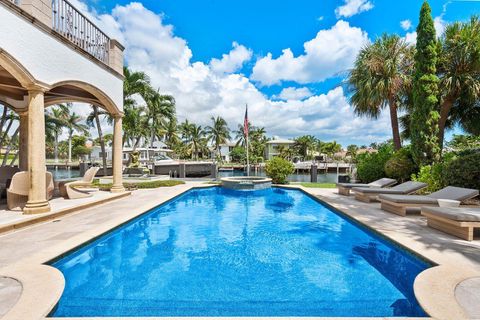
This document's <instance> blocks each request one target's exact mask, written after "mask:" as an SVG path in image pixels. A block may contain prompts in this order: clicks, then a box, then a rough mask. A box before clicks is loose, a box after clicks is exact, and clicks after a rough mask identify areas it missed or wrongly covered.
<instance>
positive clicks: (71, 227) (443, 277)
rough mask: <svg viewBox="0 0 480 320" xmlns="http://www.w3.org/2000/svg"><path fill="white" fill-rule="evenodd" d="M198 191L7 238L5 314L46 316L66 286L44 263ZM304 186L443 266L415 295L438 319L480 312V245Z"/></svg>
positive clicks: (1, 295)
mask: <svg viewBox="0 0 480 320" xmlns="http://www.w3.org/2000/svg"><path fill="white" fill-rule="evenodd" d="M192 187H208V185H205V184H203V183H202V182H187V183H186V184H185V185H178V186H174V187H170V188H159V189H151V190H137V191H134V192H133V193H132V195H131V196H129V197H127V198H124V199H119V200H116V201H113V202H110V203H106V204H102V205H98V206H95V207H93V208H89V209H86V210H83V211H80V212H77V213H73V214H70V215H66V216H63V217H61V218H58V219H55V220H54V221H47V222H44V223H41V224H37V225H34V226H31V227H27V228H24V229H21V230H17V231H13V232H10V233H7V234H4V235H0V312H2V310H5V311H4V312H6V310H9V312H8V313H7V314H6V315H5V317H4V318H5V319H14V320H18V319H22V320H29V319H43V318H44V317H45V316H46V315H47V314H48V312H49V311H50V309H51V308H52V307H53V306H54V305H55V303H56V301H57V300H58V298H59V297H60V295H61V292H62V290H63V285H64V279H63V276H62V275H61V273H60V272H59V271H58V270H57V269H55V268H53V267H50V266H46V265H43V263H45V262H47V261H49V260H51V259H53V258H55V257H56V256H58V255H60V254H62V253H64V252H67V251H69V250H71V249H73V248H75V247H77V246H79V245H81V244H82V243H84V242H86V241H88V240H90V239H92V238H94V237H96V236H98V235H100V234H102V233H104V232H106V231H108V230H110V229H112V228H114V227H116V226H118V225H119V224H122V223H123V222H125V221H128V220H130V219H132V218H134V217H135V216H138V215H139V214H141V213H143V212H145V211H147V210H149V209H151V208H153V207H155V206H157V205H158V204H160V203H162V202H164V201H167V200H169V199H171V198H173V197H175V196H177V195H179V194H181V193H183V192H185V191H186V190H188V189H190V188H192ZM298 188H299V189H303V190H304V191H306V192H308V193H309V194H311V195H313V196H316V197H318V198H319V199H321V200H323V201H325V202H328V203H329V204H330V205H332V206H334V207H336V208H338V209H339V210H341V211H342V212H344V213H345V214H347V215H349V216H351V217H352V218H354V219H356V220H358V221H360V222H362V223H365V224H366V225H368V226H370V227H372V228H373V229H375V230H377V231H378V232H379V233H381V234H383V235H385V236H386V237H389V238H391V239H393V240H395V241H397V242H398V243H400V244H401V245H404V246H405V247H408V248H410V249H411V250H413V251H415V252H417V253H418V254H421V255H422V256H424V257H425V258H427V259H429V260H431V261H432V262H434V263H435V264H438V265H439V266H438V267H434V268H430V269H428V270H427V271H428V272H427V271H426V272H424V273H422V274H421V275H420V276H419V277H417V280H418V281H416V283H415V292H416V294H417V296H418V295H421V298H420V299H419V302H420V303H421V304H422V306H423V307H424V308H425V310H426V311H427V312H429V313H430V314H431V315H432V316H434V317H435V318H438V319H455V320H456V319H468V318H470V319H473V317H474V316H476V315H475V314H474V313H472V312H475V310H479V308H480V305H479V308H475V306H472V304H477V303H478V300H476V298H475V295H472V294H468V292H471V291H472V290H473V291H477V290H478V291H480V288H478V287H477V286H478V285H479V282H480V281H473V280H470V279H475V278H476V277H480V241H472V242H467V241H463V240H460V239H457V238H454V237H451V236H449V235H447V234H444V233H442V232H440V231H436V230H434V229H431V228H428V227H427V226H426V221H425V219H424V218H422V217H420V216H413V217H406V218H403V217H399V216H397V215H393V214H389V213H386V212H384V211H381V210H380V205H379V204H366V203H359V202H357V201H355V200H354V198H353V197H344V196H340V195H338V194H336V189H314V188H303V187H298ZM2 276H3V277H7V278H1V277H2ZM8 277H9V278H13V279H17V280H18V281H19V282H20V283H21V285H22V286H21V287H20V289H21V294H20V290H19V286H18V283H19V282H15V281H13V280H11V279H9V278H8ZM2 279H3V280H2ZM463 280H467V281H466V282H464V281H463ZM459 283H462V284H461V285H458V284H459ZM457 285H458V290H455V289H456V288H457ZM456 291H457V292H456ZM17 300H18V301H17ZM457 300H459V302H460V303H457V302H456V301H457ZM12 305H14V307H13V308H11V306H12ZM461 305H464V306H465V305H466V306H468V307H467V308H462V307H461ZM10 308H11V309H10ZM469 309H470V310H469ZM472 310H473V311H472ZM0 315H1V313H0ZM63 319H66V318H63ZM71 319H73V318H71ZM81 319H87V318H81ZM97 319H98V318H97ZM130 319H131V318H130ZM150 319H152V318H150ZM183 319H185V318H183ZM215 319H220V318H215ZM356 319H359V318H356ZM396 319H398V318H396Z"/></svg>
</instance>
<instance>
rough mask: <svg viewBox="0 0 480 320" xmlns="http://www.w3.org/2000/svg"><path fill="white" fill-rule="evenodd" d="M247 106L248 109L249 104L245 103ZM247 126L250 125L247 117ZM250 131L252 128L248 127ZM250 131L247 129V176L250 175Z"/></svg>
mask: <svg viewBox="0 0 480 320" xmlns="http://www.w3.org/2000/svg"><path fill="white" fill-rule="evenodd" d="M245 108H246V109H247V108H248V105H247V104H245ZM246 109H245V110H246ZM247 126H248V118H247ZM248 131H250V128H248ZM248 131H247V176H250V160H249V157H248V149H250V148H249V146H248V140H249V137H250V132H248Z"/></svg>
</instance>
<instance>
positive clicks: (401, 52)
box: [347, 34, 413, 150]
mask: <svg viewBox="0 0 480 320" xmlns="http://www.w3.org/2000/svg"><path fill="white" fill-rule="evenodd" d="M412 70H413V49H412V47H410V46H409V45H408V44H407V43H406V42H405V40H404V39H403V38H400V37H399V36H397V35H386V34H384V35H382V36H381V37H380V38H378V39H377V40H376V41H375V42H374V43H372V44H368V45H366V46H365V47H364V48H363V49H362V50H361V51H360V53H359V54H358V56H357V59H356V61H355V64H354V67H353V69H352V70H351V71H350V74H349V76H348V80H347V90H348V91H349V92H350V93H351V96H350V103H351V104H352V106H353V108H354V112H355V114H357V115H359V116H366V117H369V118H373V119H377V118H378V117H379V116H380V114H381V112H382V110H383V109H385V108H386V107H388V108H389V111H390V123H391V127H392V136H393V142H394V146H395V149H397V150H398V149H400V148H401V140H400V131H399V125H398V109H400V108H402V106H403V104H404V100H405V95H406V92H407V91H408V90H409V88H410V87H411V74H412Z"/></svg>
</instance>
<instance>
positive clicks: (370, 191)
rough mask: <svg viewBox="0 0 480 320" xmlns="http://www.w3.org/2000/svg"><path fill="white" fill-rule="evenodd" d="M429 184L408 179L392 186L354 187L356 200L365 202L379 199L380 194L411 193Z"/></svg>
mask: <svg viewBox="0 0 480 320" xmlns="http://www.w3.org/2000/svg"><path fill="white" fill-rule="evenodd" d="M426 186H427V184H426V183H423V182H417V181H407V182H404V183H402V184H399V185H398V186H395V187H392V188H352V190H353V192H355V200H359V201H363V202H372V201H378V199H377V197H378V196H379V195H380V194H410V193H414V192H417V191H419V190H421V189H423V188H425V187H426Z"/></svg>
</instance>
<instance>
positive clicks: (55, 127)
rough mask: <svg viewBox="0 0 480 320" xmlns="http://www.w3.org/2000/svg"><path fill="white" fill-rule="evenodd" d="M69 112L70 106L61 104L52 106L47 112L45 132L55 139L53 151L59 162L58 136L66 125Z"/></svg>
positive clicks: (56, 160)
mask: <svg viewBox="0 0 480 320" xmlns="http://www.w3.org/2000/svg"><path fill="white" fill-rule="evenodd" d="M68 114H69V110H68V106H67V105H64V104H59V105H57V106H55V107H52V108H50V110H49V111H48V112H46V113H45V133H46V135H47V137H50V139H52V140H53V153H54V158H55V163H57V162H58V138H59V137H60V135H61V134H62V130H63V128H65V126H66V121H65V120H66V118H67V116H68Z"/></svg>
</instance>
